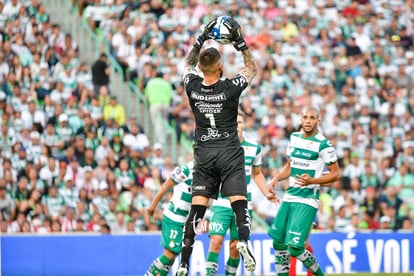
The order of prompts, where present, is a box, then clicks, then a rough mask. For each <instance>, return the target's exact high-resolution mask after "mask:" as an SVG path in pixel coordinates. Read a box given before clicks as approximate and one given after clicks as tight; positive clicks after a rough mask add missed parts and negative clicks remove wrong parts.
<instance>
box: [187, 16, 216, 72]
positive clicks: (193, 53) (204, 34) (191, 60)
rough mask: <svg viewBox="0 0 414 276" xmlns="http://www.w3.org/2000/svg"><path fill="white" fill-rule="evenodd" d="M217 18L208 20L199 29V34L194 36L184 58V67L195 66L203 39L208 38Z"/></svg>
mask: <svg viewBox="0 0 414 276" xmlns="http://www.w3.org/2000/svg"><path fill="white" fill-rule="evenodd" d="M216 21H217V18H213V19H212V20H210V21H209V22H208V23H207V24H206V26H205V27H204V28H203V30H202V31H201V33H200V35H199V36H198V37H197V38H196V41H195V43H194V45H193V48H192V49H191V50H190V52H189V53H188V55H187V58H186V59H185V69H191V68H195V67H196V66H197V63H198V57H199V55H200V50H201V47H203V44H204V41H206V40H208V39H210V32H211V29H212V28H213V26H214V24H216Z"/></svg>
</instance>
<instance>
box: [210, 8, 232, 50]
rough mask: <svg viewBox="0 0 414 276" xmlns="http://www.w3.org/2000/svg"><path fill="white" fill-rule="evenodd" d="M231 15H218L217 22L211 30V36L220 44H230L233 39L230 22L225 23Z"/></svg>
mask: <svg viewBox="0 0 414 276" xmlns="http://www.w3.org/2000/svg"><path fill="white" fill-rule="evenodd" d="M228 19H229V17H228V16H226V15H223V16H219V17H217V20H216V24H215V25H214V26H213V28H212V29H211V31H210V37H211V38H212V39H213V40H215V41H217V42H218V43H220V44H230V43H231V40H230V37H231V33H230V29H229V28H228V27H227V26H229V24H225V23H226V22H228Z"/></svg>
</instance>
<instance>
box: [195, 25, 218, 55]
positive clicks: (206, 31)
mask: <svg viewBox="0 0 414 276" xmlns="http://www.w3.org/2000/svg"><path fill="white" fill-rule="evenodd" d="M216 21H217V18H213V19H211V20H210V21H209V22H208V23H207V24H206V26H205V27H204V28H203V30H202V31H201V33H200V35H199V36H198V37H197V38H196V41H195V43H194V48H197V49H201V47H202V46H203V43H204V41H206V40H208V39H210V32H211V30H212V29H213V27H214V25H215V24H216Z"/></svg>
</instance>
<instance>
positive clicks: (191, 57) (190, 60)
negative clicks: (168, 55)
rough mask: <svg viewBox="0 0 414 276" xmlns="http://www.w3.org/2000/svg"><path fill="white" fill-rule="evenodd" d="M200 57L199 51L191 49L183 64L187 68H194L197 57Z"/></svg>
mask: <svg viewBox="0 0 414 276" xmlns="http://www.w3.org/2000/svg"><path fill="white" fill-rule="evenodd" d="M199 55H200V49H197V48H195V47H193V48H192V49H191V51H190V52H189V53H188V56H187V58H186V59H185V63H186V66H187V67H195V66H196V65H197V63H198V56H199Z"/></svg>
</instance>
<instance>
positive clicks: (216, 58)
mask: <svg viewBox="0 0 414 276" xmlns="http://www.w3.org/2000/svg"><path fill="white" fill-rule="evenodd" d="M198 63H199V67H200V69H201V71H203V73H204V74H214V73H216V72H219V71H222V68H221V55H220V53H219V51H218V50H217V49H216V48H212V47H211V48H207V49H205V50H204V51H202V52H201V53H200V56H199V59H198ZM220 73H221V72H220Z"/></svg>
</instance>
